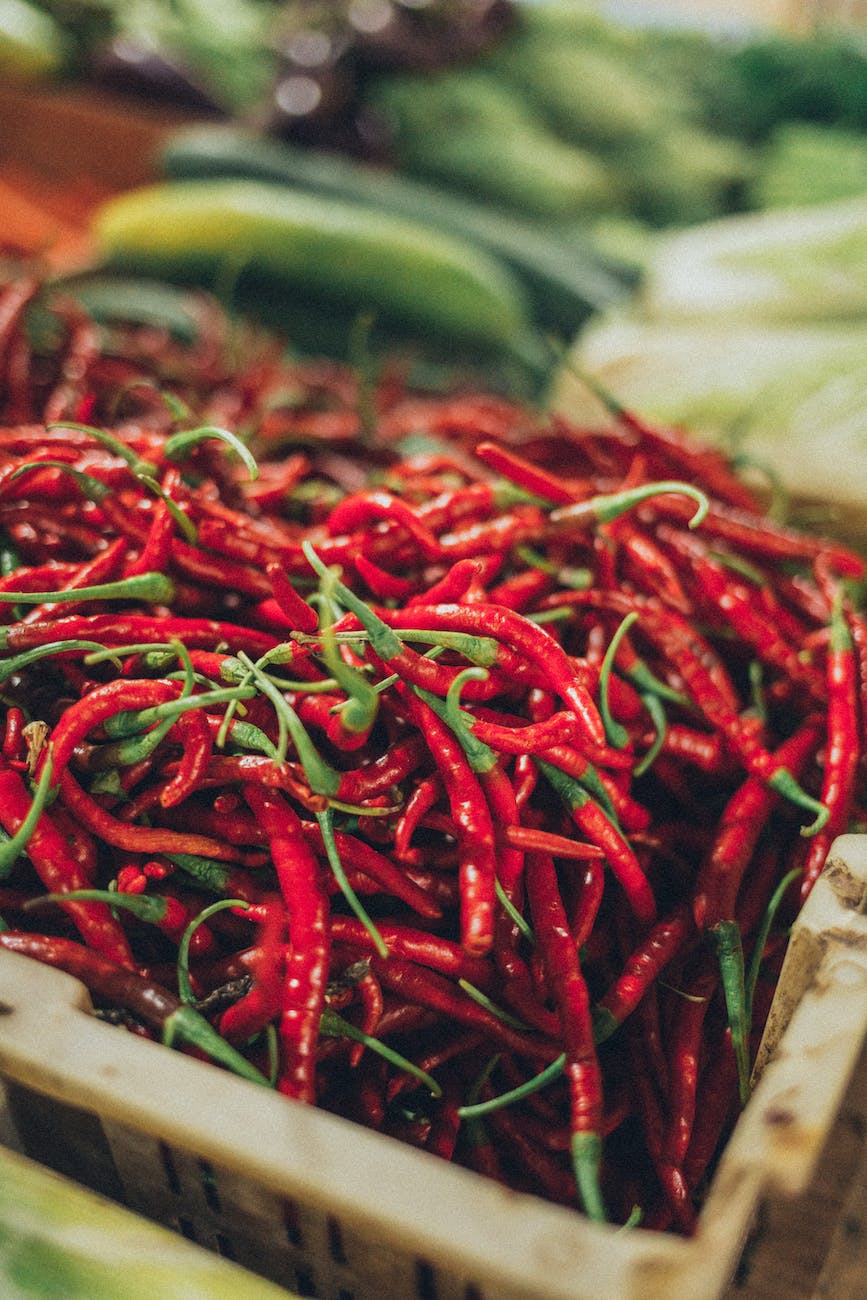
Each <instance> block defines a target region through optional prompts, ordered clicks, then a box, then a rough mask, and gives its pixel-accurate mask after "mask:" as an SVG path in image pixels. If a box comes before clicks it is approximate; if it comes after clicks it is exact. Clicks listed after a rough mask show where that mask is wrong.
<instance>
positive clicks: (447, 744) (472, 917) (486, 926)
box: [404, 691, 497, 956]
mask: <svg viewBox="0 0 867 1300" xmlns="http://www.w3.org/2000/svg"><path fill="white" fill-rule="evenodd" d="M404 702H405V704H406V706H407V709H408V713H409V716H410V717H411V718H412V719H413V721H414V722H415V723H416V725H417V726H418V728H419V730H420V731H421V733H422V734H423V736H424V737H425V741H426V742H427V746H428V749H429V751H430V754H431V756H432V758H433V760H434V762H435V764H436V768H437V771H438V772H439V774H440V777H441V778H442V782H443V787H444V789H445V792H446V795H447V797H448V800H449V805H450V807H451V810H452V815H453V816H454V819H455V825H456V829H457V833H458V836H459V845H460V881H461V943H462V944H463V946H464V948H465V949H466V951H467V952H468V953H469V954H471V955H472V956H482V955H484V954H485V953H487V952H489V951H490V949H491V947H492V945H493V942H494V909H495V902H496V896H495V882H496V872H497V865H496V864H497V853H496V844H495V836H494V827H493V822H492V819H491V813H490V809H489V807H488V803H487V800H486V799H485V795H484V791H483V789H482V787H481V785H480V783H479V780H478V777H477V776H476V774H475V772H473V770H472V768H471V767H470V765H469V763H468V761H467V758H466V755H465V754H464V751H463V749H462V748H461V745H460V743H459V741H458V740H457V738H456V737H455V735H454V732H453V731H452V730H451V729H450V728H449V727H447V726H446V725H445V723H443V722H441V721H440V719H439V718H438V717H437V715H436V714H435V713H434V711H433V709H431V708H430V707H429V706H428V705H427V704H425V703H424V701H423V700H421V699H419V698H418V696H416V695H413V694H412V693H411V692H409V691H404Z"/></svg>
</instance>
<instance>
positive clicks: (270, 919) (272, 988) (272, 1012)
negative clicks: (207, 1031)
mask: <svg viewBox="0 0 867 1300" xmlns="http://www.w3.org/2000/svg"><path fill="white" fill-rule="evenodd" d="M260 920H261V926H260V933H259V940H258V944H257V947H256V955H255V958H254V960H253V963H252V967H253V969H252V976H253V984H252V987H251V988H250V989H249V991H248V992H247V993H245V994H244V996H243V997H242V998H241V999H240V1000H239V1001H238V1002H233V1003H232V1005H231V1006H229V1007H227V1008H226V1010H225V1011H224V1012H223V1014H222V1015H221V1016H220V1020H219V1030H220V1033H221V1034H222V1035H223V1037H224V1038H226V1039H227V1040H228V1041H229V1042H230V1043H244V1042H246V1041H248V1040H249V1039H251V1038H254V1037H255V1036H256V1034H258V1033H260V1032H261V1031H262V1030H263V1029H264V1028H265V1026H266V1025H269V1024H270V1023H271V1021H273V1020H276V1018H277V1016H278V1015H279V1013H280V1012H281V1010H282V1008H283V989H284V982H285V975H284V968H285V963H286V938H285V935H286V928H287V926H286V911H285V908H284V907H283V905H282V903H278V902H277V901H276V900H275V901H271V902H269V903H267V904H265V905H264V915H262V916H261V918H260Z"/></svg>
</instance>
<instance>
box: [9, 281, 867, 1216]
mask: <svg viewBox="0 0 867 1300" xmlns="http://www.w3.org/2000/svg"><path fill="white" fill-rule="evenodd" d="M39 292H40V289H39V286H38V284H36V283H35V282H27V281H15V282H12V283H10V284H9V285H7V287H6V288H5V290H4V291H3V295H2V299H0V376H2V379H0V384H2V390H0V391H2V410H0V416H2V425H3V427H2V428H0V535H2V549H0V566H2V577H0V609H2V615H0V617H2V627H0V643H2V646H0V677H2V682H3V686H2V690H3V696H2V704H3V713H2V728H0V824H2V827H3V830H4V832H5V834H4V836H3V840H2V842H0V864H2V875H3V880H2V885H0V913H2V917H3V922H4V926H5V928H4V929H3V930H2V932H0V945H2V946H3V947H5V948H7V949H10V950H13V951H17V952H21V953H25V954H28V955H30V956H31V957H34V958H36V959H37V960H40V961H43V962H47V963H49V964H52V965H55V966H58V967H60V968H62V969H64V970H67V971H71V972H73V973H74V974H75V975H77V976H78V977H79V978H80V979H81V980H82V981H83V982H84V983H85V984H86V985H87V987H88V988H89V989H90V991H91V995H92V997H93V1000H94V1005H95V1007H96V1009H97V1014H101V1015H103V1016H106V1017H108V1018H111V1019H114V1020H117V1021H118V1022H119V1023H120V1024H121V1025H123V1026H125V1027H126V1028H127V1029H128V1030H129V1031H131V1032H134V1033H137V1034H141V1035H145V1036H149V1037H153V1038H155V1039H157V1040H161V1041H163V1042H165V1043H169V1044H171V1045H174V1046H176V1047H181V1048H184V1049H186V1050H190V1051H193V1052H195V1053H197V1054H199V1055H204V1056H207V1057H209V1058H210V1059H212V1060H214V1061H216V1062H218V1063H219V1064H220V1065H221V1066H223V1067H224V1068H227V1069H230V1070H234V1071H236V1072H237V1073H239V1074H241V1075H243V1076H245V1077H246V1078H247V1079H249V1080H251V1081H253V1082H255V1083H256V1084H258V1085H260V1086H269V1087H274V1088H276V1089H277V1090H279V1092H281V1093H282V1094H285V1095H286V1096H287V1097H289V1098H293V1099H296V1100H297V1101H300V1102H304V1103H309V1104H316V1105H319V1106H320V1107H323V1108H325V1109H327V1110H330V1111H334V1112H337V1113H339V1114H341V1115H345V1116H347V1117H349V1118H351V1119H352V1120H355V1121H357V1122H358V1123H361V1124H365V1125H368V1126H369V1127H371V1128H374V1129H377V1130H379V1131H381V1132H382V1133H384V1134H388V1135H391V1136H392V1137H396V1138H399V1139H402V1140H404V1141H406V1142H409V1143H411V1144H413V1145H415V1146H417V1147H420V1148H423V1149H424V1150H426V1151H428V1152H431V1153H433V1154H435V1155H438V1156H440V1157H441V1158H444V1159H449V1160H454V1161H456V1162H459V1163H461V1164H465V1165H469V1166H471V1167H472V1168H474V1169H477V1170H479V1171H481V1172H482V1173H484V1174H486V1175H488V1176H490V1177H492V1178H494V1179H497V1180H500V1181H501V1182H503V1183H504V1184H507V1185H508V1186H510V1187H514V1188H517V1189H520V1190H526V1191H530V1192H533V1193H536V1194H538V1195H540V1196H542V1197H545V1198H548V1199H551V1200H553V1201H556V1202H560V1203H563V1204H567V1205H573V1206H576V1207H577V1208H579V1209H582V1210H583V1211H584V1212H586V1213H587V1214H588V1215H589V1216H591V1217H592V1218H594V1219H597V1220H603V1219H607V1220H610V1221H613V1222H621V1223H625V1222H630V1221H632V1222H635V1221H638V1222H640V1223H641V1224H642V1225H644V1226H646V1227H651V1228H657V1229H664V1228H669V1227H671V1228H674V1229H676V1230H679V1231H682V1232H689V1231H690V1230H691V1229H692V1228H693V1225H694V1223H695V1218H696V1214H697V1210H698V1207H699V1206H700V1204H701V1199H702V1195H703V1192H704V1189H705V1186H706V1181H707V1178H708V1175H709V1171H710V1170H711V1169H712V1165H713V1159H714V1156H715V1153H716V1152H717V1151H718V1149H719V1145H720V1142H721V1141H722V1140H724V1138H725V1136H726V1133H727V1131H728V1129H729V1127H730V1125H731V1124H732V1122H733V1121H734V1119H735V1117H736V1115H737V1113H738V1110H739V1108H740V1107H741V1106H742V1105H743V1104H744V1102H745V1101H746V1099H747V1096H748V1094H749V1071H750V1061H751V1057H752V1054H753V1052H754V1051H755V1048H756V1045H757V1041H758V1035H759V1034H760V1032H761V1027H762V1024H763V1021H764V1018H765V1015H766V1013H767V1009H768V1006H769V1001H770V997H771V996H772V992H773V987H774V981H775V978H776V975H777V973H778V970H779V963H780V960H781V957H782V953H783V951H784V948H785V942H786V933H787V930H788V927H789V926H790V925H791V922H792V920H793V918H794V917H795V915H796V914H797V911H798V909H799V908H800V906H801V904H802V903H803V900H804V899H805V898H806V897H807V895H808V894H809V892H810V889H811V888H812V886H813V884H814V883H815V880H816V878H817V876H818V874H819V872H820V870H821V867H822V865H823V862H824V858H825V855H826V853H827V850H828V847H829V845H830V843H831V841H832V839H833V838H834V837H835V836H836V835H837V834H839V833H840V832H841V831H844V830H846V829H847V828H849V827H852V826H855V825H857V823H858V819H859V816H860V812H861V802H860V801H861V799H862V796H863V780H862V777H863V764H862V757H863V735H864V716H865V714H864V707H865V702H867V619H865V615H864V613H863V611H862V609H861V608H860V605H859V597H860V594H861V583H862V581H863V577H864V571H865V570H864V562H863V561H862V559H861V558H860V557H859V556H858V555H856V554H855V553H853V552H852V551H851V550H850V549H848V548H847V547H846V546H845V545H843V544H840V543H838V542H836V541H834V540H830V539H827V538H822V537H817V536H814V535H812V534H808V533H806V532H799V531H797V530H795V529H792V528H790V527H787V526H785V525H782V524H779V523H777V522H774V521H773V520H772V518H771V517H770V516H769V514H768V513H767V512H766V510H765V509H764V507H763V506H762V504H761V502H760V501H759V500H758V499H757V497H756V496H755V495H754V492H753V490H752V489H751V488H750V487H748V486H746V485H745V483H744V482H742V481H741V480H740V479H738V478H737V477H736V476H735V474H734V473H733V472H732V470H731V467H730V466H729V464H728V463H727V462H726V461H725V460H724V458H723V457H722V456H721V455H720V454H719V453H717V452H715V451H711V450H708V449H707V448H703V447H699V446H697V445H693V444H692V443H690V441H689V440H688V439H686V438H684V437H682V436H680V435H679V434H675V433H672V432H670V431H668V430H665V429H657V428H651V427H647V426H646V425H645V424H644V423H642V421H641V420H640V419H639V418H638V417H636V416H635V415H633V414H631V413H630V412H626V411H623V410H620V409H618V408H616V407H615V406H612V410H613V416H614V418H613V420H612V423H611V425H610V427H605V428H600V429H581V428H576V427H573V426H572V425H571V424H569V423H567V422H566V421H564V420H563V419H561V418H558V417H556V416H543V415H541V414H539V413H538V412H535V411H533V410H530V409H528V408H525V407H522V406H518V405H515V404H513V403H511V402H509V401H507V400H504V399H502V398H500V397H496V396H493V395H490V394H485V393H480V392H465V391H458V392H450V393H448V394H446V393H436V394H431V393H422V392H419V391H414V390H413V389H412V387H411V386H409V385H408V383H407V381H406V376H405V374H404V373H403V371H402V370H401V368H400V366H399V365H398V364H397V363H395V365H394V366H393V367H391V368H390V369H386V370H385V371H384V372H383V373H382V374H381V375H380V376H379V377H378V378H377V380H376V381H375V382H373V381H371V379H370V378H369V376H367V375H366V374H365V373H363V372H362V371H350V370H349V369H347V368H344V367H340V366H337V365H334V364H332V363H329V362H327V361H322V362H316V361H292V360H291V359H287V357H286V355H285V354H284V353H283V352H282V350H281V349H280V348H278V347H277V346H276V345H275V344H274V343H273V342H272V341H270V340H265V339H262V338H258V337H247V336H244V335H243V334H241V333H239V332H238V331H237V330H233V329H232V328H230V327H229V326H228V324H227V322H225V321H224V320H223V319H222V317H221V316H220V313H219V312H218V311H217V310H216V309H215V308H214V307H213V305H211V304H210V303H209V302H208V301H207V300H201V301H200V303H199V307H200V321H199V332H198V335H197V338H196V340H195V342H194V343H192V344H190V343H183V342H179V341H177V340H172V339H170V338H169V337H168V336H166V335H163V334H161V333H160V331H158V330H154V329H153V328H152V327H148V328H145V327H136V328H128V329H124V328H121V327H117V328H114V329H113V330H107V329H98V328H97V327H96V326H95V325H94V324H93V322H92V321H90V320H89V319H88V318H87V317H86V316H85V315H84V314H83V313H82V312H81V311H80V309H78V308H75V307H74V306H73V305H71V304H70V303H64V302H63V301H62V300H61V299H57V300H55V301H53V302H51V303H50V314H51V318H52V321H53V326H52V328H51V329H50V330H45V329H43V331H42V333H41V335H40V338H39V339H38V340H36V339H34V331H33V330H32V328H30V327H29V326H28V319H29V318H28V307H29V305H32V304H33V303H34V302H35V301H36V300H37V298H38V296H39Z"/></svg>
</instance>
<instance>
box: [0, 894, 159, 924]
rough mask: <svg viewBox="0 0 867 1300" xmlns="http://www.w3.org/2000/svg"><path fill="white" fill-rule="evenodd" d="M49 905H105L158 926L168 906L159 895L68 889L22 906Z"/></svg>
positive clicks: (43, 895)
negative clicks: (123, 910)
mask: <svg viewBox="0 0 867 1300" xmlns="http://www.w3.org/2000/svg"><path fill="white" fill-rule="evenodd" d="M51 903H106V904H107V905H108V906H109V907H119V908H123V909H125V910H126V911H127V912H131V913H132V915H133V916H134V917H135V918H136V919H137V920H139V921H145V922H146V923H147V924H148V925H160V924H161V922H162V921H164V920H165V916H166V911H167V910H168V904H167V903H166V900H165V899H164V898H161V897H160V896H159V894H122V893H121V892H120V891H119V890H117V889H70V890H69V891H68V892H65V893H61V894H42V895H40V897H39V898H31V899H28V901H27V902H26V903H25V904H24V910H25V911H30V909H31V908H34V907H42V906H45V905H48V904H51Z"/></svg>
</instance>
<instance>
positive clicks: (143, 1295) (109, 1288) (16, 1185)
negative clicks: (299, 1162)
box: [0, 1151, 291, 1300]
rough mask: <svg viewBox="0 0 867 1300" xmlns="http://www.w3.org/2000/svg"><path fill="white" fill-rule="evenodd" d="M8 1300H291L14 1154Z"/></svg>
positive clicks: (2, 1169)
mask: <svg viewBox="0 0 867 1300" xmlns="http://www.w3.org/2000/svg"><path fill="white" fill-rule="evenodd" d="M0 1175H2V1177H0V1293H2V1295H3V1297H4V1300H47V1297H49V1296H57V1297H61V1296H62V1297H63V1300H121V1298H122V1300H235V1297H237V1296H243V1297H244V1300H291V1296H290V1295H289V1293H288V1292H286V1291H285V1290H283V1289H282V1288H281V1287H277V1286H274V1285H272V1284H271V1283H270V1282H266V1281H265V1280H264V1279H262V1278H259V1277H257V1276H255V1275H254V1274H253V1273H249V1272H247V1271H245V1270H242V1269H240V1268H238V1267H237V1266H236V1265H234V1264H230V1263H228V1262H227V1261H226V1260H224V1259H221V1258H220V1257H219V1255H216V1254H211V1253H210V1252H208V1251H205V1250H203V1249H201V1248H200V1247H198V1246H194V1245H192V1244H191V1243H190V1242H188V1241H185V1240H184V1238H183V1237H181V1236H180V1235H178V1234H175V1233H173V1232H170V1231H169V1230H168V1229H167V1228H162V1227H158V1226H157V1225H156V1224H153V1223H150V1222H149V1221H148V1220H146V1219H142V1218H140V1217H139V1216H138V1215H134V1214H132V1213H130V1212H129V1211H128V1210H125V1209H121V1207H120V1206H118V1205H115V1204H113V1203H112V1202H111V1201H108V1200H106V1199H105V1198H104V1197H101V1196H97V1195H96V1194H95V1193H93V1192H90V1191H88V1190H86V1189H84V1188H82V1187H79V1186H77V1185H76V1184H75V1183H72V1182H70V1181H69V1180H68V1179H66V1178H62V1177H61V1176H60V1175H58V1174H55V1173H53V1172H51V1171H49V1170H47V1169H44V1168H42V1167H41V1166H39V1165H36V1164H34V1163H32V1162H31V1161H29V1160H25V1159H24V1158H23V1157H22V1156H18V1155H16V1154H15V1153H13V1152H11V1151H3V1152H2V1153H0Z"/></svg>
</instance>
